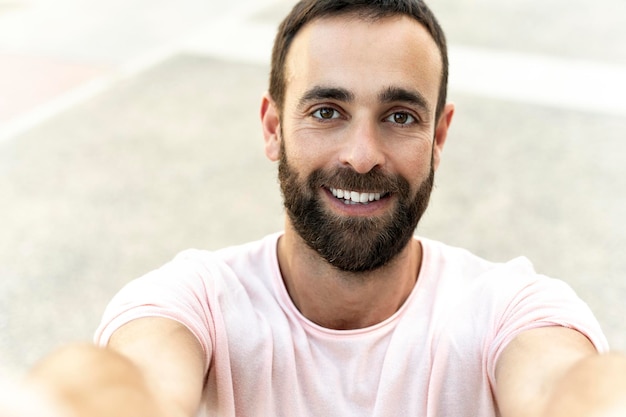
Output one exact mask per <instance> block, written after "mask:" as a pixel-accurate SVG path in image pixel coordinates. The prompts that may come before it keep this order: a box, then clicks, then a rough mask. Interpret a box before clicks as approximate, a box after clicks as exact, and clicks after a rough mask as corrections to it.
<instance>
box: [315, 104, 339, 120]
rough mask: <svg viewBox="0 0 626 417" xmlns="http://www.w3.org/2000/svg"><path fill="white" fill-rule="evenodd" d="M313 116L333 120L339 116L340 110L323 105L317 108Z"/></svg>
mask: <svg viewBox="0 0 626 417" xmlns="http://www.w3.org/2000/svg"><path fill="white" fill-rule="evenodd" d="M312 116H313V117H315V118H316V119H322V120H331V119H337V118H339V112H338V111H337V110H335V109H333V108H332V107H322V108H320V109H317V110H315V111H314V112H313V114H312Z"/></svg>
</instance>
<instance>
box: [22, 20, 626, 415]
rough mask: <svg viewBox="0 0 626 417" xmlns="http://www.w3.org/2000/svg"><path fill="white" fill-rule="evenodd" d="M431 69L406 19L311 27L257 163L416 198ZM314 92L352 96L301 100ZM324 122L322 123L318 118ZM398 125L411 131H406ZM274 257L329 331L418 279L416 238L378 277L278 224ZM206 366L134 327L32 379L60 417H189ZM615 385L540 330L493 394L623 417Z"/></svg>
mask: <svg viewBox="0 0 626 417" xmlns="http://www.w3.org/2000/svg"><path fill="white" fill-rule="evenodd" d="M365 51H366V52H367V53H364V52H365ZM440 66H441V60H440V57H439V55H438V52H437V49H436V47H435V45H434V42H433V41H432V39H430V37H429V36H428V34H427V33H426V31H425V30H424V29H423V28H422V27H421V26H420V25H419V24H417V23H416V22H413V21H411V20H410V19H408V18H404V17H400V18H388V19H383V20H381V21H378V22H376V23H367V22H363V21H358V20H355V19H345V18H332V19H324V20H317V21H314V22H312V23H310V24H308V25H307V26H306V27H305V28H303V29H302V31H301V32H300V33H299V34H298V35H297V36H296V38H295V40H294V43H293V45H292V48H291V51H290V53H289V55H288V60H287V69H288V74H289V77H288V80H287V94H286V98H285V103H284V108H283V111H282V114H281V112H279V110H278V107H277V106H276V103H274V102H273V101H272V98H271V97H269V96H267V95H266V96H265V97H264V98H263V101H262V105H261V118H262V124H263V131H264V137H265V145H266V146H265V150H266V154H267V156H268V157H269V158H270V159H271V160H273V161H276V160H278V158H279V156H280V149H281V143H283V142H284V145H285V149H286V152H287V155H288V157H289V160H290V162H291V164H292V165H293V166H294V167H295V168H296V169H297V170H298V173H299V174H300V175H302V176H303V177H305V176H306V175H308V174H309V173H310V172H312V171H313V170H315V169H317V168H320V167H322V168H332V167H340V166H348V167H351V168H352V169H354V170H356V171H358V172H367V171H368V170H372V169H382V170H386V171H388V172H389V173H397V174H401V175H402V176H404V177H405V178H407V179H408V180H409V181H410V184H411V187H412V189H413V190H415V189H416V188H417V187H418V185H419V184H420V183H421V181H423V179H424V177H425V176H426V175H427V174H428V169H429V167H430V161H431V159H432V161H433V166H434V168H435V169H436V168H437V167H438V166H439V163H440V159H441V151H442V148H443V145H444V144H445V141H446V137H447V132H448V128H449V126H450V122H451V120H452V115H453V113H454V107H453V106H452V105H448V106H446V108H445V111H444V112H443V114H442V116H441V118H439V120H435V116H434V106H435V103H436V99H437V90H438V85H439V84H438V83H439V78H438V75H439V72H440V69H441V68H440ZM316 87H323V88H326V91H328V90H327V87H333V88H340V89H342V91H343V93H346V92H347V93H348V94H347V95H346V94H344V96H345V97H343V98H341V97H338V96H337V95H336V94H335V95H334V96H333V97H331V98H329V97H326V98H323V99H320V97H317V98H315V99H309V100H303V97H306V96H307V95H308V96H309V98H310V96H311V95H310V94H307V92H310V91H312V89H315V88H316ZM390 88H392V89H395V91H397V90H398V89H402V90H404V91H409V92H412V93H414V94H417V95H418V96H421V97H422V98H423V100H422V101H423V103H422V104H421V105H416V104H415V102H414V101H406V100H399V99H393V100H381V93H383V92H385V91H389V89H390ZM346 98H349V99H346ZM322 108H323V109H326V110H324V111H323V112H320V111H319V110H320V109H322ZM328 109H330V111H328ZM322 114H325V115H326V116H331V118H330V119H329V120H321V119H320V117H319V116H321V115H322ZM394 114H395V115H398V114H400V115H402V116H401V117H400V118H399V119H398V118H396V117H395V116H394ZM406 115H409V116H411V117H405V116H406ZM399 120H400V121H402V123H400V124H404V123H406V122H407V120H408V121H409V122H410V123H409V125H408V126H404V127H402V126H400V125H399V124H398V121H399ZM414 120H415V121H417V123H413V121H414ZM280 122H282V129H281V128H280ZM359 191H362V190H359ZM319 193H320V197H321V198H322V199H323V200H324V202H325V206H326V208H327V210H329V211H331V212H333V213H335V214H336V215H339V216H377V215H381V214H384V213H386V212H389V211H390V210H391V208H392V207H393V205H394V204H395V200H394V196H393V195H391V196H390V197H389V198H386V199H381V201H380V202H377V203H374V204H372V205H368V206H346V205H345V204H343V203H338V202H337V201H336V200H335V199H334V197H332V195H331V194H329V193H328V192H327V190H324V189H320V190H319ZM278 256H279V264H280V268H281V272H282V273H283V278H284V280H285V284H286V286H287V288H288V291H289V293H290V295H291V297H292V298H293V300H294V303H295V304H296V306H297V307H298V308H299V309H300V310H301V311H302V313H303V314H304V315H305V316H306V317H308V318H309V319H311V320H312V321H314V322H316V323H319V324H321V325H323V326H326V327H329V328H335V329H353V328H360V327H365V326H370V325H372V324H375V323H379V322H380V321H383V320H384V319H386V318H388V317H389V316H391V315H392V314H393V313H394V312H396V311H397V309H398V308H399V306H400V305H402V303H403V302H404V301H405V300H406V298H407V296H408V294H409V293H410V292H411V290H412V288H413V287H414V285H415V282H416V280H417V279H418V277H419V269H420V265H421V256H422V252H421V247H420V244H419V241H418V240H412V241H411V242H410V243H409V244H408V245H407V247H406V248H405V249H404V250H403V251H402V252H401V253H400V255H399V256H398V257H397V258H396V259H395V260H394V261H393V262H391V263H390V264H389V265H386V266H385V267H384V268H383V269H380V270H375V271H372V272H370V273H367V274H359V276H355V274H349V273H345V272H340V271H338V270H336V269H333V268H331V267H330V266H329V265H328V264H327V263H326V262H325V261H323V260H322V259H320V258H319V257H318V256H317V254H316V253H315V252H313V251H311V250H310V249H309V248H308V246H306V244H305V243H304V242H302V241H301V240H300V239H299V238H298V236H297V234H296V233H295V232H294V230H293V229H292V228H291V227H290V224H289V220H287V223H286V230H285V235H284V237H283V238H282V239H281V240H280V242H279V247H278ZM206 365H207V364H206V359H205V356H204V353H203V352H202V349H201V348H200V346H199V344H198V342H197V340H196V339H195V337H194V336H193V335H192V334H191V333H190V332H189V331H188V330H187V329H186V328H185V327H184V326H183V325H181V324H179V323H177V322H174V321H172V320H167V319H162V318H144V319H138V320H135V321H132V322H130V323H128V324H126V325H124V326H122V327H121V328H120V329H118V330H117V331H116V332H115V333H114V335H113V337H112V339H111V341H110V344H109V346H108V347H107V348H106V349H100V348H96V347H94V346H91V345H79V346H70V347H67V348H65V349H63V350H61V351H60V352H58V353H56V354H54V355H51V356H50V357H48V358H46V359H45V360H44V361H43V362H42V363H41V364H40V365H38V366H37V367H36V368H35V369H34V370H33V372H32V373H31V374H30V376H29V381H30V386H31V387H32V386H36V387H37V389H42V388H43V389H44V390H45V391H46V392H47V393H48V394H49V395H50V396H51V397H52V398H54V401H53V402H55V401H56V402H58V403H59V404H60V405H59V407H58V410H57V411H58V413H57V414H58V415H59V416H65V417H69V416H74V417H87V416H89V417H94V416H96V417H97V416H103V417H104V416H116V417H117V416H126V415H128V416H131V415H132V416H152V417H160V416H163V417H165V416H170V417H172V416H174V417H177V416H181V417H182V416H188V417H191V416H193V415H194V413H195V410H196V409H197V407H198V406H199V403H200V399H201V391H202V387H203V381H204V375H203V370H204V369H205V367H206ZM86 370H89V372H85V371H86ZM624 375H626V360H625V359H624V357H623V356H621V355H617V354H612V355H598V354H597V353H596V351H595V349H594V348H593V346H592V345H591V343H590V342H589V341H588V340H587V339H586V338H585V337H584V336H583V335H581V334H580V333H578V332H576V331H574V330H570V329H566V328H561V327H547V328H540V329H535V330H531V331H526V332H524V333H522V334H520V335H519V336H517V337H516V338H515V339H514V340H513V341H512V342H511V343H510V344H509V345H508V347H507V348H506V349H505V350H504V352H503V353H502V355H501V357H500V359H499V361H498V363H497V367H496V384H495V386H494V394H495V399H496V402H497V405H498V408H499V410H500V413H501V415H502V416H503V417H527V416H528V417H529V416H534V417H559V416H567V417H578V416H581V417H582V416H586V417H591V416H593V417H596V416H603V417H612V416H618V415H620V416H622V415H626V404H625V403H626V401H625V398H626V378H625V377H624ZM64 409H65V410H72V411H71V412H70V411H67V412H64V411H63V410H64ZM27 415H28V414H23V415H21V417H26V416H27ZM17 417H20V416H17Z"/></svg>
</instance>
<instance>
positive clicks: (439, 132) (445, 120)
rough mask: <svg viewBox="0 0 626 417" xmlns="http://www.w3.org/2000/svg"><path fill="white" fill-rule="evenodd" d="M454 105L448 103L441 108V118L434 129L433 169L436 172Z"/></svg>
mask: <svg viewBox="0 0 626 417" xmlns="http://www.w3.org/2000/svg"><path fill="white" fill-rule="evenodd" d="M454 110H455V108H454V104H452V103H448V104H446V106H445V107H444V108H443V112H442V113H441V116H439V122H437V126H436V127H435V138H434V143H433V169H434V170H437V168H438V167H439V163H440V162H441V152H442V151H443V145H445V143H446V139H447V137H448V129H450V124H451V123H452V116H454Z"/></svg>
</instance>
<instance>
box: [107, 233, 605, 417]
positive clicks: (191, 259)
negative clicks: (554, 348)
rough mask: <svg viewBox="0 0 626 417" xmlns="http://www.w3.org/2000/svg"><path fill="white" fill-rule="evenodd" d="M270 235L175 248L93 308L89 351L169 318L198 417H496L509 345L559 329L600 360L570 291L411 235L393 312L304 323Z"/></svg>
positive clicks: (589, 318)
mask: <svg viewBox="0 0 626 417" xmlns="http://www.w3.org/2000/svg"><path fill="white" fill-rule="evenodd" d="M280 236H281V234H274V235H270V236H268V237H266V238H264V239H263V240H261V241H258V242H252V243H248V244H246V245H242V246H237V247H231V248H226V249H223V250H220V251H216V252H208V251H199V250H188V251H185V252H182V253H181V254H179V255H178V256H177V257H176V258H175V259H174V260H173V261H171V262H170V263H168V264H166V265H164V266H163V267H162V268H160V269H158V270H155V271H153V272H150V273H148V274H147V275H145V276H143V277H141V278H139V279H137V280H135V281H133V282H131V283H129V284H128V285H127V286H126V287H125V288H124V289H122V291H120V293H118V294H117V295H116V296H115V298H114V299H113V300H112V301H111V304H110V305H109V306H108V308H107V309H106V311H105V314H104V318H103V321H102V324H101V326H100V328H99V329H98V331H97V334H96V341H97V343H100V344H102V345H104V344H106V343H107V341H108V339H109V337H110V336H111V334H112V333H113V332H114V331H115V329H117V328H119V327H120V326H121V325H123V324H124V323H127V322H128V321H130V320H133V319H137V318H140V317H147V316H161V317H168V318H171V319H174V320H177V321H179V322H181V323H183V324H184V325H185V326H187V327H188V328H189V329H190V330H191V332H193V334H194V335H195V336H196V337H197V338H198V340H199V341H200V343H201V345H202V348H203V349H204V352H205V354H206V358H207V369H206V370H205V371H206V372H208V375H207V384H206V387H205V391H204V400H205V403H204V404H203V406H202V409H201V410H200V412H199V414H198V416H222V417H234V416H238V417H239V416H245V417H261V416H272V417H274V416H285V417H306V416H311V417H320V416H324V417H330V416H338V417H339V416H340V417H345V416H376V417H383V416H420V417H443V416H449V417H459V416H473V417H487V416H490V417H491V416H496V415H497V411H496V408H495V407H496V406H495V404H494V400H493V395H492V387H493V384H494V378H495V377H494V374H495V366H496V362H497V360H498V356H499V354H500V353H501V352H502V350H503V349H504V347H505V346H506V345H507V343H509V342H510V341H511V340H512V339H513V338H514V337H515V336H516V335H517V334H519V333H520V332H522V331H524V330H528V329H532V328H537V327H541V326H552V325H559V326H566V327H571V328H575V329H577V330H579V331H580V332H582V333H583V334H585V335H586V336H587V337H588V338H589V339H590V340H591V341H592V342H593V343H594V344H595V346H596V348H597V349H598V350H599V351H601V352H604V351H606V350H608V346H607V342H606V339H605V338H604V336H603V334H602V332H601V330H600V326H599V325H598V323H597V321H596V319H595V318H594V316H593V314H592V313H591V311H590V310H589V308H588V307H587V305H586V304H585V303H584V302H582V301H581V300H580V299H579V298H578V297H577V296H576V294H575V293H574V292H573V291H572V289H571V288H570V287H569V286H567V285H566V284H565V283H563V282H562V281H559V280H555V279H551V278H547V277H544V276H541V275H537V274H536V273H535V272H534V271H533V268H532V265H531V264H530V263H529V262H528V261H527V260H526V259H524V258H517V259H514V260H512V261H510V262H508V263H505V264H494V263H490V262H487V261H485V260H482V259H480V258H478V257H476V256H474V255H472V254H471V253H469V252H468V251H466V250H463V249H458V248H453V247H449V246H446V245H444V244H442V243H439V242H435V241H431V240H428V239H422V238H420V242H421V243H422V247H423V253H424V255H423V263H422V267H421V271H420V275H419V278H418V281H417V284H416V285H415V288H414V289H413V291H412V293H411V295H410V296H409V298H408V299H407V301H406V302H405V304H404V305H403V306H402V307H401V308H400V310H398V311H397V312H396V313H395V314H394V315H393V316H391V317H389V318H388V319H387V320H385V321H383V322H381V323H379V324H377V325H375V326H371V327H368V328H364V329H359V330H343V331H339V330H330V329H326V328H323V327H320V326H318V325H316V324H314V323H312V322H311V321H309V320H307V319H306V318H305V317H304V316H302V314H300V312H299V311H298V310H297V309H296V307H295V306H294V304H293V303H292V301H291V299H290V298H289V295H288V293H287V291H286V289H285V286H284V284H283V281H282V278H281V275H280V271H279V268H278V262H277V257H276V243H277V240H278V238H279V237H280Z"/></svg>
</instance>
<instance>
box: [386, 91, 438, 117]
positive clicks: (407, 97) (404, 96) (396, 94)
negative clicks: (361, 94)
mask: <svg viewBox="0 0 626 417" xmlns="http://www.w3.org/2000/svg"><path fill="white" fill-rule="evenodd" d="M378 100H379V101H380V102H381V103H392V102H404V103H408V104H411V105H414V106H417V107H420V108H421V109H422V110H424V111H426V112H428V113H430V106H429V105H428V100H426V98H425V97H424V96H423V95H422V94H421V93H420V92H419V91H412V90H407V89H406V88H401V87H387V88H386V89H385V90H384V91H383V92H381V93H380V94H379V95H378Z"/></svg>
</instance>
